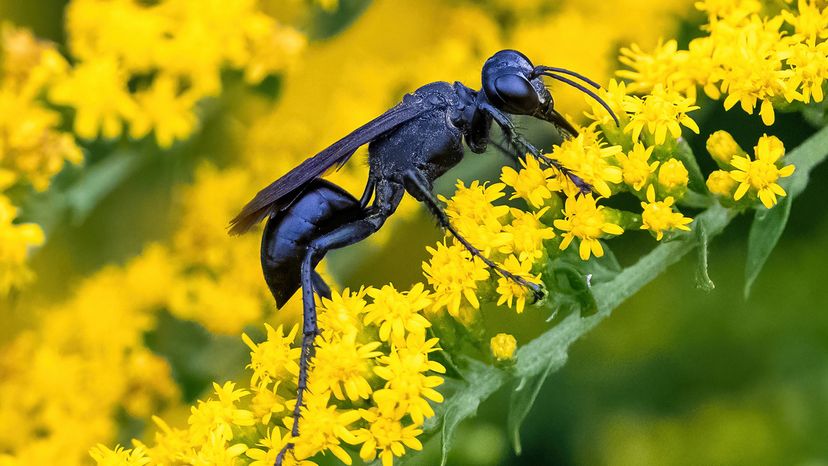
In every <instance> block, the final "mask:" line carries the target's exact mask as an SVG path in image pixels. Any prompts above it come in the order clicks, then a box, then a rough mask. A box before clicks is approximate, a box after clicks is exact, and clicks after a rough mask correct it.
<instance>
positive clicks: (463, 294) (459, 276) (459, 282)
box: [423, 243, 489, 323]
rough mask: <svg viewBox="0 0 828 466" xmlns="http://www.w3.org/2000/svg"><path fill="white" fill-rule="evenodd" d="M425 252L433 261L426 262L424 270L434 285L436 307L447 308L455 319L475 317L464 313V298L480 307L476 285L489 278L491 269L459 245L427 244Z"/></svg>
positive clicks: (466, 320) (436, 308)
mask: <svg viewBox="0 0 828 466" xmlns="http://www.w3.org/2000/svg"><path fill="white" fill-rule="evenodd" d="M426 251H428V253H429V254H431V260H429V261H428V262H423V272H424V273H425V276H426V278H427V279H428V283H429V284H430V285H431V286H432V287H433V288H434V309H435V310H439V309H441V308H444V307H445V308H446V309H447V310H448V312H449V314H451V315H452V316H453V317H454V318H457V319H460V320H461V322H465V323H468V320H469V319H470V318H471V317H472V316H471V315H469V314H468V313H467V312H464V313H462V314H461V312H460V311H461V305H462V304H463V301H464V298H465V301H466V302H468V304H469V305H470V306H471V307H472V308H473V309H479V308H480V301H479V300H478V299H477V294H476V292H477V286H478V282H481V281H486V280H488V279H489V269H488V268H487V267H486V264H484V263H483V261H482V260H480V259H479V258H477V257H474V258H472V257H471V254H470V253H469V252H468V251H467V250H466V249H465V248H464V247H463V246H462V245H459V244H453V245H451V246H446V245H445V244H444V243H437V247H436V248H432V247H426ZM461 317H462V318H461Z"/></svg>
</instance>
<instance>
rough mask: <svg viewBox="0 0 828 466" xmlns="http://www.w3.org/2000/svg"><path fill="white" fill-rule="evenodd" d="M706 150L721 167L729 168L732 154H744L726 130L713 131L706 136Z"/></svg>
mask: <svg viewBox="0 0 828 466" xmlns="http://www.w3.org/2000/svg"><path fill="white" fill-rule="evenodd" d="M706 146H707V152H709V153H710V156H711V157H713V160H715V161H716V163H718V164H719V166H720V167H722V168H730V159H732V158H733V156H734V155H744V154H745V151H743V150H742V148H741V147H739V144H738V143H737V142H736V140H735V139H733V136H731V135H730V133H728V132H727V131H724V130H719V131H715V132H714V133H713V134H711V135H710V137H708V138H707V144H706Z"/></svg>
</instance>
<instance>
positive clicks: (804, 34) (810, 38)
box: [781, 0, 828, 102]
mask: <svg viewBox="0 0 828 466" xmlns="http://www.w3.org/2000/svg"><path fill="white" fill-rule="evenodd" d="M796 10H797V14H794V13H792V12H791V11H789V10H787V9H783V10H782V12H781V14H782V17H783V18H784V19H785V22H787V23H788V24H790V25H792V26H793V27H794V30H795V31H796V34H797V35H798V36H800V37H801V38H802V39H803V40H804V41H805V42H807V43H809V44H814V43H815V42H816V40H817V39H826V38H828V8H825V7H823V8H822V10H820V8H819V5H818V3H817V2H815V1H813V0H799V1H798V2H797V7H796ZM817 102H819V101H817Z"/></svg>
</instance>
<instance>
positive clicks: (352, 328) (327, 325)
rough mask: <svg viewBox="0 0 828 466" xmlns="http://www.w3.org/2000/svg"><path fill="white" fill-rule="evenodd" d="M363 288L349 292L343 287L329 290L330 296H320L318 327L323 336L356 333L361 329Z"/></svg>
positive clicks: (364, 291) (343, 335) (363, 310)
mask: <svg viewBox="0 0 828 466" xmlns="http://www.w3.org/2000/svg"><path fill="white" fill-rule="evenodd" d="M366 291H367V290H366V289H365V288H360V289H359V291H354V292H351V290H350V289H348V288H345V289H344V290H342V292H341V293H340V292H337V291H336V290H332V291H331V298H330V299H328V298H321V303H320V305H319V307H318V308H317V312H318V315H319V328H320V329H321V330H322V335H323V336H324V337H325V338H328V339H333V338H334V336H339V337H345V336H348V335H350V334H352V333H358V332H359V331H360V330H361V329H362V314H364V313H365V312H366V309H365V305H366V302H365V299H364V296H365V293H366Z"/></svg>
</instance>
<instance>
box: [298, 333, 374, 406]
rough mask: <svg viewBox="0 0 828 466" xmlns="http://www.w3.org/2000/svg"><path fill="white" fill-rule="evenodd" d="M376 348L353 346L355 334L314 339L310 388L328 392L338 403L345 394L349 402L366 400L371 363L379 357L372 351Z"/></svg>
mask: <svg viewBox="0 0 828 466" xmlns="http://www.w3.org/2000/svg"><path fill="white" fill-rule="evenodd" d="M380 345H381V343H380V342H378V341H375V342H371V343H367V344H364V345H363V344H360V343H357V342H356V333H351V334H349V335H347V336H344V337H342V338H336V339H334V340H333V341H328V340H327V339H326V338H319V339H317V343H316V347H317V348H316V355H315V356H314V357H313V361H312V371H311V376H312V380H313V386H314V387H315V389H316V390H320V389H322V390H330V391H331V393H332V394H333V396H334V397H336V399H338V400H344V399H345V396H346V395H347V397H348V399H349V400H351V401H358V400H359V399H360V398H362V399H366V400H367V399H368V397H369V396H371V392H372V391H373V390H372V389H371V385H370V383H369V379H370V378H371V376H372V375H373V373H372V372H371V369H372V367H373V363H372V361H373V359H374V358H376V357H377V356H380V355H381V354H382V353H380V352H379V351H376V350H377V349H378V348H379V347H380ZM343 390H344V391H343Z"/></svg>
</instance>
